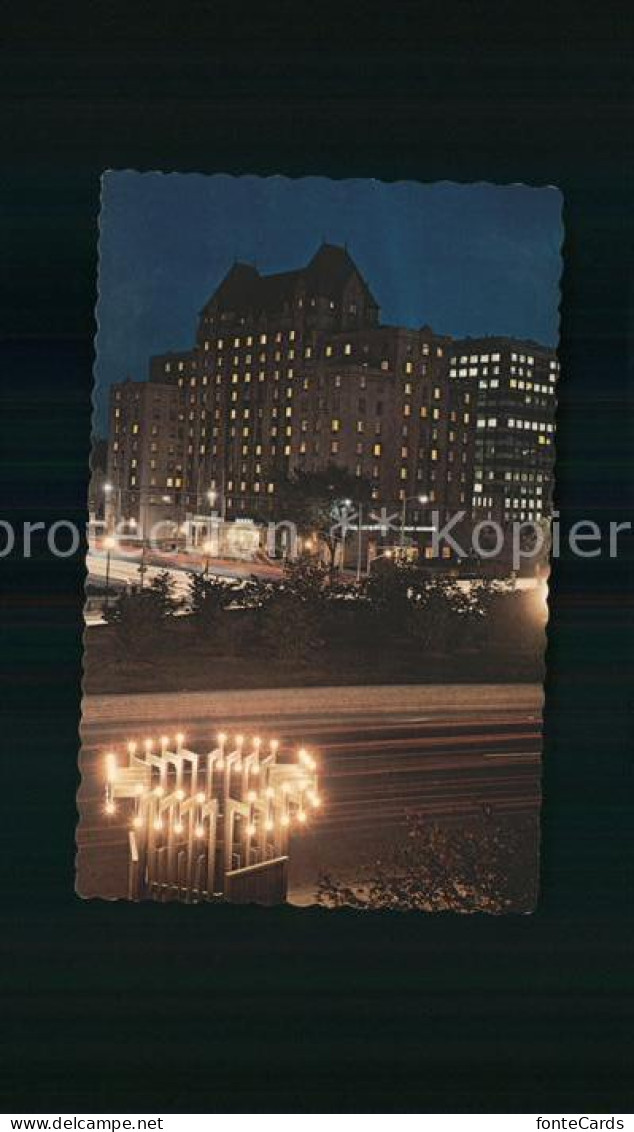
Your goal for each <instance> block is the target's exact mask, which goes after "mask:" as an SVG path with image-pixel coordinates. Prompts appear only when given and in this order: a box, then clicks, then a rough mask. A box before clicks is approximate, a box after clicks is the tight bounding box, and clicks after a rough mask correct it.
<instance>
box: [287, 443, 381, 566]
mask: <svg viewBox="0 0 634 1132" xmlns="http://www.w3.org/2000/svg"><path fill="white" fill-rule="evenodd" d="M370 498H371V487H370V484H369V483H368V482H367V480H363V479H361V478H360V477H358V476H354V475H351V474H350V472H348V471H347V470H346V469H345V468H340V467H337V465H335V464H329V465H328V466H327V467H326V468H324V469H323V470H322V471H316V472H304V471H297V472H294V473H293V475H292V476H290V477H288V478H287V479H283V480H280V481H279V482H278V489H277V499H278V505H279V508H280V514H281V515H282V516H283V518H284V519H285V520H286V521H287V522H290V523H293V524H294V525H295V527H296V529H297V532H298V534H299V535H301V536H307V535H308V536H313V535H314V536H315V537H316V538H317V539H318V541H319V543H320V544H321V546H322V547H323V548H324V550H325V552H326V560H327V563H328V574H329V577H330V580H331V581H332V579H333V576H334V568H335V557H336V553H337V547H338V546H339V544H340V543H341V541H342V538H343V537H344V532H345V529H346V526H348V525H351V526H354V525H355V520H354V515H355V511H356V509H357V508H358V506H359V504H363V503H365V502H367V501H368V500H369V499H370ZM347 500H349V501H350V504H349V505H348V504H347V503H346V501H347Z"/></svg>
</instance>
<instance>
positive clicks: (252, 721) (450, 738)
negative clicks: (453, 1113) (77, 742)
mask: <svg viewBox="0 0 634 1132" xmlns="http://www.w3.org/2000/svg"><path fill="white" fill-rule="evenodd" d="M541 707H542V689H541V687H540V686H539V685H527V684H518V685H426V686H409V685H408V686H403V687H374V688H373V687H361V688H358V687H357V688H307V689H297V688H295V689H274V690H258V691H248V692H242V691H232V692H215V693H185V694H182V695H179V694H173V695H167V696H165V695H135V696H125V695H124V696H96V697H88V698H87V699H86V701H85V706H84V720H83V725H82V736H83V752H82V786H81V789H80V793H79V805H80V810H81V813H82V819H83V820H82V824H81V828H80V830H79V833H78V845H79V856H78V868H79V891H80V892H81V893H82V894H84V895H93V894H96V893H97V892H101V893H102V894H103V895H105V896H117V895H122V894H123V892H124V889H125V877H126V855H127V842H126V830H125V828H124V827H123V825H118V824H117V822H116V820H115V821H114V822H112V821H111V819H109V821H108V822H107V821H106V819H105V817H104V815H103V812H102V790H103V784H102V781H101V776H102V773H103V754H104V752H105V750H106V749H107V748H108V747H109V746H111V745H114V746H115V747H116V745H117V744H119V745H120V746H119V749H120V750H123V744H124V742H125V740H126V739H129V738H134V737H137V738H143V737H145V735H146V734H147V735H153V736H157V737H158V735H160V734H161V733H162V732H164V731H168V732H175V731H177V730H179V729H182V730H183V731H185V733H186V734H187V737H188V742H189V744H190V745H191V746H192V748H193V749H197V748H198V749H201V750H204V749H206V748H207V747H208V746H211V745H212V741H213V736H214V734H215V733H216V731H217V730H218V729H224V730H226V731H229V732H231V730H232V729H237V728H238V727H239V728H240V730H241V731H242V732H244V733H245V734H246V735H248V734H250V733H251V734H254V733H256V732H257V733H259V734H261V735H262V736H270V737H273V736H274V737H276V738H279V739H280V740H281V743H282V748H284V747H285V746H294V745H299V744H300V742H301V743H303V744H305V745H307V746H308V747H309V748H310V750H311V751H312V753H314V754H315V756H316V758H317V759H318V762H319V773H320V794H321V795H322V797H323V809H322V810H321V811H320V813H319V816H318V817H317V818H315V819H314V821H313V823H312V826H311V827H310V828H309V829H308V830H306V831H305V832H302V833H301V834H298V835H296V836H295V838H294V839H293V841H292V844H291V851H290V856H291V872H290V876H291V889H290V894H289V895H290V899H291V900H292V901H294V902H296V903H311V902H312V899H313V894H314V890H315V884H316V881H317V877H318V875H319V873H320V872H322V871H329V870H330V871H332V872H333V873H334V874H336V875H337V876H341V877H345V878H346V879H352V880H353V879H354V877H355V876H356V875H357V872H358V867H359V864H361V863H363V862H371V861H372V860H373V859H374V858H375V857H376V855H377V852H380V849H381V846H382V845H385V844H389V843H390V842H393V841H394V840H395V839H396V837H397V836H398V835H399V828H400V827H401V826H402V822H403V817H404V814H405V812H406V811H407V810H414V811H416V812H420V813H422V814H424V815H426V816H428V817H430V818H432V817H433V818H441V819H443V818H456V817H458V818H459V816H460V815H466V814H469V813H473V812H474V811H475V810H476V809H477V808H478V807H480V806H481V805H482V804H483V803H484V802H487V803H489V804H490V805H492V806H493V807H494V808H495V809H496V810H498V811H500V812H504V813H529V812H535V811H536V808H537V807H538V805H539V779H540V765H539V763H540V747H541Z"/></svg>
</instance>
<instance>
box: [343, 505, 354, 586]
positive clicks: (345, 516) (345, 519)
mask: <svg viewBox="0 0 634 1132" xmlns="http://www.w3.org/2000/svg"><path fill="white" fill-rule="evenodd" d="M341 502H342V504H343V508H344V512H343V522H342V524H341V569H342V570H345V568H346V535H347V534H348V511H349V510H350V508H351V507H352V500H351V499H342V500H341Z"/></svg>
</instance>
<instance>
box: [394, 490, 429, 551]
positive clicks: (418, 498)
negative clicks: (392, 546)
mask: <svg viewBox="0 0 634 1132" xmlns="http://www.w3.org/2000/svg"><path fill="white" fill-rule="evenodd" d="M413 500H416V502H417V503H423V504H424V503H429V496H428V495H406V496H405V497H404V499H403V509H402V511H401V538H400V545H401V548H402V547H404V546H405V523H406V522H407V504H408V503H411V502H413Z"/></svg>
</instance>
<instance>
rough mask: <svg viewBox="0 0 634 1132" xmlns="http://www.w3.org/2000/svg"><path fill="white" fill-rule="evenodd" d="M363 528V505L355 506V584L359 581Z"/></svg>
mask: <svg viewBox="0 0 634 1132" xmlns="http://www.w3.org/2000/svg"><path fill="white" fill-rule="evenodd" d="M362 528H363V504H362V503H359V504H358V505H357V584H358V583H359V582H360V581H361V531H362Z"/></svg>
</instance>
